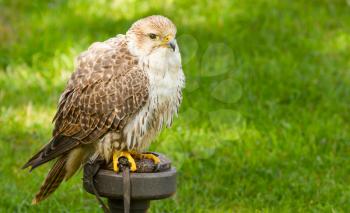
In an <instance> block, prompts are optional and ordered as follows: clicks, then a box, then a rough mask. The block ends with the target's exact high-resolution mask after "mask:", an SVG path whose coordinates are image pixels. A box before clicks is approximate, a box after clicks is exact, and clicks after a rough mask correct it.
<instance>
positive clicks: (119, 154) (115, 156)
mask: <svg viewBox="0 0 350 213" xmlns="http://www.w3.org/2000/svg"><path fill="white" fill-rule="evenodd" d="M121 157H125V158H126V159H128V161H129V163H130V171H131V172H135V171H136V163H135V160H134V158H133V157H132V156H131V153H130V152H127V151H121V152H116V151H114V152H113V170H114V171H115V172H119V167H118V164H119V158H121Z"/></svg>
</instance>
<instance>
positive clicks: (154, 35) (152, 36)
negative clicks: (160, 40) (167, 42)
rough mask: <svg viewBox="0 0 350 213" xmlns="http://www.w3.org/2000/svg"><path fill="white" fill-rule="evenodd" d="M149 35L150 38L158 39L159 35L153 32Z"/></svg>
mask: <svg viewBox="0 0 350 213" xmlns="http://www.w3.org/2000/svg"><path fill="white" fill-rule="evenodd" d="M148 36H149V37H150V39H156V38H157V35H156V34H153V33H150V34H148Z"/></svg>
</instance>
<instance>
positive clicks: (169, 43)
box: [167, 39, 176, 52]
mask: <svg viewBox="0 0 350 213" xmlns="http://www.w3.org/2000/svg"><path fill="white" fill-rule="evenodd" d="M167 44H168V46H169V47H170V48H171V49H172V50H173V51H174V52H175V49H176V43H175V39H173V40H171V41H169V42H168V43H167Z"/></svg>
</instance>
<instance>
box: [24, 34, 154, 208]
mask: <svg viewBox="0 0 350 213" xmlns="http://www.w3.org/2000/svg"><path fill="white" fill-rule="evenodd" d="M112 40H113V39H112ZM112 40H111V39H110V40H108V41H106V42H104V44H103V45H99V44H94V45H92V46H91V47H90V48H89V49H88V50H87V51H86V52H84V53H82V54H81V55H80V56H79V57H78V63H77V69H76V71H75V72H74V73H73V74H72V76H71V79H70V80H69V82H68V85H67V87H66V90H65V91H64V92H63V94H62V95H61V97H60V101H59V105H58V111H57V113H56V115H55V117H54V120H53V121H54V122H55V128H54V130H53V138H52V139H51V141H50V142H49V143H48V144H47V145H46V146H45V147H44V148H42V149H41V150H40V151H39V152H38V153H37V154H35V155H34V156H33V157H32V158H31V159H30V160H29V161H28V162H27V163H26V164H25V165H24V166H23V168H27V167H29V166H31V170H32V169H34V168H36V167H38V166H40V165H42V164H43V163H46V162H48V161H50V160H52V159H55V158H58V160H57V162H56V163H55V164H54V166H53V167H52V169H51V170H50V172H49V173H48V175H47V177H46V179H45V181H44V184H43V185H42V187H41V189H40V191H39V193H38V194H37V195H36V197H35V199H34V200H33V203H37V202H39V201H41V200H43V199H45V198H46V197H47V196H48V195H50V194H51V193H52V192H53V191H54V190H55V189H56V188H57V187H58V186H59V184H60V183H61V182H62V180H63V179H64V178H65V176H66V175H67V171H68V176H71V175H72V174H73V173H74V171H75V170H76V169H77V168H75V167H74V168H68V167H69V166H71V165H73V164H74V165H80V164H81V163H82V162H80V161H83V158H78V157H74V156H73V154H74V153H75V151H74V150H80V148H79V147H85V146H87V145H86V144H90V143H94V142H97V141H98V140H99V139H100V138H102V137H103V135H104V134H106V133H107V132H108V131H120V130H121V129H122V128H123V125H125V124H126V123H127V120H128V118H129V117H130V116H132V115H134V114H135V113H136V112H137V111H138V110H140V109H141V107H142V106H143V105H144V104H145V103H146V101H147V99H148V84H149V82H148V78H147V76H146V74H145V73H143V71H141V70H139V69H138V65H137V63H138V61H137V60H136V59H135V58H134V57H133V56H131V55H130V53H129V52H127V51H126V49H127V48H126V43H125V40H124V39H121V38H120V37H118V38H115V39H114V40H113V41H112ZM106 44H107V45H110V47H111V48H106ZM81 150H85V149H81ZM82 156H83V155H82ZM67 161H68V162H71V161H79V162H74V163H73V164H72V163H67ZM66 178H67V176H66Z"/></svg>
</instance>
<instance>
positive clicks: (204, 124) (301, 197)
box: [0, 0, 350, 212]
mask: <svg viewBox="0 0 350 213" xmlns="http://www.w3.org/2000/svg"><path fill="white" fill-rule="evenodd" d="M0 14H1V15H0V159H1V162H0V212H101V210H100V209H99V207H98V205H97V202H96V201H95V199H94V198H93V196H91V195H89V194H87V193H86V192H84V191H83V189H82V185H81V172H80V173H79V174H78V175H76V176H75V177H73V178H72V179H71V180H70V181H69V182H66V183H64V184H62V185H61V187H60V188H59V189H58V190H57V191H56V192H55V193H54V194H53V196H51V197H50V199H48V200H46V201H44V202H43V203H41V204H40V205H38V206H31V205H30V202H31V199H32V197H33V195H34V193H35V192H36V191H37V190H38V189H39V186H40V184H41V182H42V181H43V179H44V176H45V175H46V173H47V171H48V169H49V165H45V166H42V167H40V168H38V169H37V170H35V171H33V172H32V173H31V174H29V173H28V171H22V170H21V169H20V167H21V166H22V165H23V164H24V163H25V161H26V160H27V159H28V158H29V157H30V156H31V155H32V154H33V153H34V152H35V151H37V150H38V149H39V148H40V147H41V146H42V145H43V144H45V143H46V142H47V141H48V140H49V138H50V134H51V130H52V125H51V123H50V122H51V119H52V117H53V115H54V112H55V109H56V104H57V101H58V97H59V94H60V93H61V92H62V91H63V88H64V86H65V83H66V81H67V79H68V78H69V76H70V74H71V73H72V71H73V69H74V68H73V61H74V57H76V56H77V55H78V54H79V52H81V51H83V50H85V49H86V48H87V47H88V46H89V44H91V43H92V42H94V41H103V40H105V39H107V38H110V37H112V36H114V35H116V34H118V33H124V32H125V31H126V30H127V29H128V27H129V26H130V24H131V23H133V22H134V21H135V20H137V19H139V18H141V17H144V16H147V15H151V14H162V15H165V16H167V17H169V18H171V19H172V20H173V21H174V22H175V24H176V25H177V27H178V42H179V43H180V45H181V46H180V48H182V52H183V61H184V65H183V67H184V71H185V74H186V76H187V82H186V83H187V87H186V89H185V91H184V102H183V105H182V108H181V112H180V116H179V118H178V119H176V120H175V123H174V126H173V128H171V129H168V130H166V131H164V132H163V133H162V134H161V135H160V137H159V138H158V139H157V141H156V142H155V143H154V144H153V145H152V150H157V151H160V152H164V153H166V154H167V155H168V156H170V158H171V159H172V160H173V164H174V165H175V166H176V167H177V169H178V171H179V176H178V191H177V194H176V195H175V196H174V197H172V198H171V199H167V200H164V201H157V202H153V203H152V207H151V212H350V158H349V154H350V137H349V136H350V131H349V130H350V128H349V127H350V126H349V120H350V113H349V102H350V89H349V88H350V28H349V27H350V1H346V0H304V1H303V0H297V1H288V0H284V1H279V0H259V1H255V0H244V1H243V0H235V1H230V0H219V1H199V0H196V1H186V0H180V1H171V0H166V1H162V3H160V2H159V1H156V0H154V1H140V2H139V1H132V0H128V1H117V0H113V1H107V0H94V1H92V0H90V1H85V0H75V1H68V0H49V1H44V0H42V1H39V0H36V1H21V0H12V1H11V0H0Z"/></svg>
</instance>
